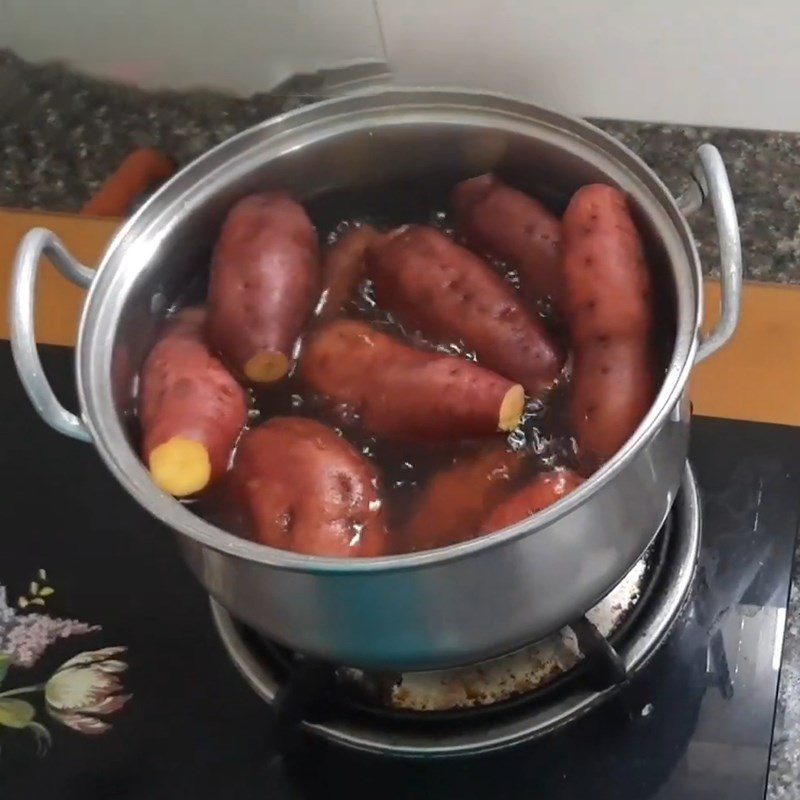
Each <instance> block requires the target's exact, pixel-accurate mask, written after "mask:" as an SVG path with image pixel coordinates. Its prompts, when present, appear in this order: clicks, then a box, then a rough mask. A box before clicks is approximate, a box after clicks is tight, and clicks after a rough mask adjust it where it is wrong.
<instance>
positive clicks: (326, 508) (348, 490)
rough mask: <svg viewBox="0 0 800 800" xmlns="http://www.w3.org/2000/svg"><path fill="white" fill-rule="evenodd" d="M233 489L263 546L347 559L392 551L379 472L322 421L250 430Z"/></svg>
mask: <svg viewBox="0 0 800 800" xmlns="http://www.w3.org/2000/svg"><path fill="white" fill-rule="evenodd" d="M231 485H232V486H233V488H234V491H235V492H236V493H237V495H238V497H239V501H240V503H241V504H242V507H243V508H244V509H246V511H247V514H248V516H249V517H250V520H251V522H252V525H253V535H254V537H255V538H256V539H257V540H258V541H259V542H261V543H262V544H266V545H269V546H270V547H277V548H280V549H282V550H293V551H295V552H297V553H305V554H306V555H314V556H329V557H339V558H354V557H369V556H379V555H383V554H384V552H385V551H386V542H387V529H386V520H385V511H384V507H383V500H382V497H381V484H380V479H379V476H378V472H377V470H376V469H375V467H374V465H373V464H371V463H370V462H369V461H367V460H366V459H365V458H364V457H363V456H362V455H361V453H359V452H358V450H356V448H355V447H353V445H351V444H350V443H349V442H348V441H346V440H345V439H343V438H342V437H341V436H338V435H337V434H336V432H335V431H333V430H332V429H331V428H328V427H327V426H325V425H323V424H322V423H320V422H317V421H316V420H311V419H303V418H301V417H274V418H273V419H271V420H269V422H266V423H265V424H263V425H261V426H259V427H258V428H255V429H254V430H251V431H248V432H247V433H246V434H245V435H244V437H243V438H242V443H241V444H240V446H239V449H238V450H237V453H236V462H235V464H234V467H233V470H232V471H231Z"/></svg>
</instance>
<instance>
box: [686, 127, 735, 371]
mask: <svg viewBox="0 0 800 800" xmlns="http://www.w3.org/2000/svg"><path fill="white" fill-rule="evenodd" d="M707 199H710V200H711V207H712V209H713V211H714V219H715V221H716V223H717V237H718V239H719V257H720V276H721V279H722V280H721V284H722V303H721V310H720V317H719V322H717V325H716V327H715V328H714V330H713V331H711V333H709V334H708V336H706V337H705V338H704V339H702V340H701V342H700V346H699V347H698V348H697V356H696V357H695V363H699V362H701V361H704V360H705V359H707V358H708V357H709V356H710V355H713V354H714V353H715V352H716V351H717V350H719V349H720V347H722V346H723V345H725V344H727V343H728V341H729V340H730V338H731V337H732V336H733V334H734V332H735V330H736V326H737V325H738V323H739V313H740V311H741V306H742V243H741V240H740V238H739V220H738V219H737V217H736V206H735V205H734V203H733V193H732V192H731V184H730V181H729V180H728V172H727V170H726V169H725V164H724V162H723V161H722V156H721V155H720V153H719V150H717V148H716V147H714V145H713V144H708V143H706V144H701V145H700V147H698V148H697V153H696V154H695V163H694V167H693V169H692V183H691V185H690V186H689V188H688V189H687V190H686V191H685V192H684V193H683V194H682V195H681V196H680V197H679V198H678V200H677V202H678V207H679V208H680V210H681V211H682V212H683V214H684V215H685V216H689V215H690V214H693V213H694V212H695V211H697V210H698V209H699V208H700V206H701V205H703V203H704V202H705V201H706V200H707Z"/></svg>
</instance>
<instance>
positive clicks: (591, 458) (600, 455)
mask: <svg viewBox="0 0 800 800" xmlns="http://www.w3.org/2000/svg"><path fill="white" fill-rule="evenodd" d="M563 222H564V276H565V279H566V290H567V291H566V310H567V319H568V323H569V328H570V338H571V340H572V346H573V352H574V361H575V363H574V368H573V391H572V403H571V409H570V416H571V419H572V426H573V429H574V432H575V436H576V439H577V442H578V446H579V448H580V451H581V454H582V456H583V457H584V459H585V460H586V461H587V462H588V463H592V464H594V465H595V466H597V465H600V464H602V463H603V462H605V461H607V460H608V459H609V458H611V457H612V456H613V455H614V454H615V453H616V452H617V450H619V448H620V447H621V446H622V445H623V444H624V443H625V442H626V441H627V439H628V438H629V437H630V436H631V434H632V433H633V432H634V430H635V429H636V427H637V426H638V425H639V423H640V422H641V421H642V419H643V417H644V416H645V414H646V413H647V411H648V409H649V408H650V406H651V404H652V402H653V399H654V397H655V394H656V390H657V380H656V369H655V365H654V359H653V353H652V350H653V348H652V337H653V328H654V310H653V302H652V295H653V288H652V278H651V274H650V270H649V267H648V265H647V261H646V258H645V251H644V245H643V243H642V239H641V237H640V235H639V232H638V231H637V229H636V225H635V224H634V221H633V219H632V217H631V214H630V211H629V209H628V205H627V202H626V199H625V196H624V195H623V194H622V193H621V192H619V191H618V190H617V189H615V188H613V187H611V186H606V185H603V184H592V185H589V186H584V187H583V188H581V189H579V190H578V191H577V192H576V193H575V195H574V196H573V198H572V200H571V201H570V204H569V206H568V208H567V210H566V212H565V214H564V221H563Z"/></svg>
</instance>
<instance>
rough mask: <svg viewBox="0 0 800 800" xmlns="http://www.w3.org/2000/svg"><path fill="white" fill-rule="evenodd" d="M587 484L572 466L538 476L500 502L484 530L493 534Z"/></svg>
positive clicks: (485, 524)
mask: <svg viewBox="0 0 800 800" xmlns="http://www.w3.org/2000/svg"><path fill="white" fill-rule="evenodd" d="M582 483H583V478H581V477H580V475H577V474H576V473H575V472H572V471H571V470H568V469H557V470H553V471H552V472H543V473H542V474H540V475H537V476H536V477H535V478H534V479H533V480H532V481H531V482H530V483H529V484H528V485H527V486H523V487H522V488H521V489H519V490H518V491H517V492H515V493H514V494H512V495H511V497H509V498H508V499H507V500H505V501H503V502H502V503H500V505H499V506H497V508H495V509H494V511H492V512H491V513H490V514H489V515H488V516H487V517H486V519H485V520H484V521H483V524H482V525H481V530H480V532H481V533H493V532H494V531H499V530H502V529H503V528H507V527H508V526H509V525H513V524H514V523H516V522H520V521H521V520H523V519H527V518H528V517H530V516H532V515H533V514H536V513H537V512H539V511H542V510H543V509H545V508H547V507H548V506H551V505H553V503H555V502H557V501H558V500H560V499H561V498H562V497H564V496H565V495H567V494H569V493H570V492H571V491H572V490H573V489H576V488H577V487H578V486H580V485H581V484H582Z"/></svg>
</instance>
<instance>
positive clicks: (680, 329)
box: [76, 87, 703, 575]
mask: <svg viewBox="0 0 800 800" xmlns="http://www.w3.org/2000/svg"><path fill="white" fill-rule="evenodd" d="M365 101H367V102H368V101H372V103H371V104H369V102H368V104H367V105H366V106H362V107H359V103H363V102H365ZM353 105H355V109H353V108H352V106H353ZM348 107H350V108H348ZM381 109H384V110H389V111H391V110H395V111H397V110H400V111H402V110H406V111H411V110H413V109H416V110H418V111H427V112H429V113H430V112H437V111H438V112H442V113H443V112H445V111H451V112H453V111H455V112H458V111H461V112H469V111H472V112H474V113H476V114H482V115H484V116H486V117H487V120H488V119H489V117H491V116H494V117H495V120H494V121H495V122H496V123H497V124H498V125H499V124H500V123H501V122H502V121H503V120H505V121H506V122H507V124H509V125H510V123H511V122H512V121H515V122H516V123H517V125H518V126H519V125H520V124H522V125H523V126H524V125H525V124H527V125H529V126H534V125H535V126H539V127H540V128H542V127H544V128H553V129H554V130H555V131H556V132H557V133H559V134H561V135H562V136H570V137H571V138H573V139H575V140H577V141H580V142H582V143H584V144H587V145H589V146H591V147H593V148H594V149H595V150H599V151H601V152H602V153H603V154H604V156H605V157H606V158H607V159H608V160H609V162H610V163H613V164H615V165H616V166H617V167H619V168H621V169H623V170H624V171H625V173H626V177H629V178H631V179H633V180H634V181H635V183H636V184H638V188H639V191H640V192H641V197H640V199H642V198H648V199H649V200H650V202H649V203H648V205H650V206H653V207H660V213H661V215H662V217H663V220H661V221H662V222H663V223H664V225H662V228H664V230H669V228H667V227H665V225H666V224H667V223H668V224H669V226H671V232H672V233H673V238H674V237H675V236H677V237H678V238H679V239H680V244H681V246H682V249H683V251H684V256H685V258H686V261H687V266H688V267H689V273H690V274H689V278H690V279H691V281H692V282H693V284H694V287H693V288H694V292H693V297H691V298H686V297H684V296H682V295H681V293H680V292H677V303H676V305H677V315H678V325H677V326H676V336H675V345H674V348H673V352H672V355H671V357H670V361H669V365H668V368H667V369H666V371H665V374H664V379H663V382H662V385H661V389H660V390H659V393H658V395H657V396H656V399H655V401H654V402H653V404H652V406H651V408H650V410H649V411H648V413H647V415H646V416H645V418H644V419H643V420H642V422H641V423H640V424H639V426H638V428H637V429H636V431H635V432H634V434H633V435H632V436H631V437H630V439H629V440H628V441H627V442H626V443H625V445H624V446H623V447H622V448H621V449H620V450H619V451H618V452H617V453H616V454H615V456H614V457H613V458H612V459H611V460H610V461H609V462H608V463H606V464H604V465H603V467H601V468H600V469H599V470H598V471H597V472H595V473H594V474H592V475H591V477H590V478H589V479H588V480H586V482H585V483H583V484H582V485H581V486H580V487H578V489H576V490H574V491H573V492H571V493H570V494H569V495H567V496H566V497H565V498H564V499H562V500H560V501H558V502H557V503H555V504H553V505H552V506H550V507H549V508H547V509H545V510H543V511H540V512H539V513H538V514H536V515H534V517H529V518H528V519H526V520H522V521H520V522H518V523H515V524H514V525H511V526H508V527H506V528H503V529H501V530H499V531H495V532H493V533H491V534H486V535H483V536H479V537H477V538H475V539H471V540H468V541H466V542H461V543H458V544H453V545H449V546H447V547H443V548H438V549H435V550H427V551H422V552H418V553H405V554H398V555H388V556H380V557H377V558H353V559H343V558H329V557H321V556H310V555H303V554H300V553H294V552H292V551H289V550H279V549H277V548H273V547H269V546H267V545H264V544H260V543H258V542H254V541H251V540H248V539H243V538H242V537H240V536H237V535H236V534H233V533H229V532H228V531H225V530H223V529H222V528H219V527H217V526H216V525H213V524H212V523H210V522H207V521H206V520H205V519H203V518H202V517H200V516H198V515H196V514H194V513H193V512H192V511H191V510H190V508H189V507H187V506H186V505H184V504H183V503H181V502H179V501H178V500H176V499H175V498H173V497H171V496H170V495H167V494H166V493H164V492H163V491H162V490H160V489H158V487H156V485H155V484H154V483H153V482H152V481H151V479H150V477H149V473H148V472H147V470H146V469H145V467H144V465H143V463H142V462H141V460H140V458H139V455H138V454H137V453H136V452H135V451H134V450H133V448H132V447H131V446H130V443H129V441H128V436H127V435H126V433H125V431H124V430H123V427H122V425H121V424H120V422H119V418H118V414H117V411H116V409H115V408H114V403H113V398H112V396H111V389H110V385H111V377H110V376H111V360H112V358H111V357H112V351H113V338H114V337H113V336H109V335H108V332H107V331H108V330H109V328H108V327H106V326H103V325H98V324H97V321H98V320H94V318H95V317H99V321H106V322H115V317H114V316H113V315H112V316H111V318H110V320H104V319H103V313H104V311H105V312H106V314H105V316H108V312H107V309H108V306H109V302H108V297H109V292H108V291H107V289H108V287H109V285H110V284H111V282H112V281H113V280H114V279H115V278H117V276H118V275H119V273H120V272H121V270H120V269H118V268H117V269H114V267H113V262H114V260H115V257H118V256H119V254H120V253H121V252H122V251H125V250H127V249H129V248H130V247H131V246H132V245H137V244H138V245H139V246H141V247H143V249H144V252H143V254H142V258H146V256H147V249H148V244H147V242H143V241H142V240H143V239H144V238H145V236H144V235H145V234H147V233H149V234H150V235H151V236H152V235H154V229H156V230H159V231H160V234H161V235H163V233H164V231H163V228H164V227H165V226H164V225H163V218H164V216H165V212H166V211H168V210H169V208H170V207H174V206H175V204H176V203H179V202H180V199H181V197H184V198H185V197H186V195H187V194H189V193H191V192H192V191H195V190H198V191H199V190H200V184H201V182H202V181H203V180H207V179H208V178H209V177H210V175H213V174H214V173H215V172H217V171H218V170H220V169H225V168H227V167H229V166H230V165H231V164H232V163H234V162H235V161H236V160H237V159H238V158H239V157H242V156H244V155H246V154H247V153H248V152H251V150H244V151H242V152H240V153H236V152H235V149H234V148H235V145H237V144H240V145H241V144H242V143H244V142H246V141H247V140H248V138H252V137H254V136H255V135H256V134H258V133H261V134H263V133H264V132H266V131H268V130H269V129H270V128H274V129H276V130H275V132H274V136H273V137H272V138H271V139H270V140H269V141H271V142H272V141H273V140H280V139H281V138H284V137H286V136H287V135H288V136H289V137H291V136H292V135H293V134H297V133H298V132H299V131H300V130H301V129H302V128H306V127H308V126H310V125H313V124H315V123H316V124H320V123H323V124H324V122H325V121H326V120H327V121H332V120H334V119H337V118H339V117H341V118H347V117H349V116H358V114H359V112H360V113H361V114H362V115H364V114H365V113H366V114H369V113H370V112H372V113H376V112H378V111H379V110H381ZM337 111H341V114H339V116H338V117H337V116H336V112H337ZM328 112H330V114H332V115H333V116H328V115H327V114H328ZM532 116H533V117H534V118H533V119H532ZM292 123H297V124H296V125H292V127H291V128H289V129H286V128H285V126H286V125H287V124H292ZM462 124H466V123H465V122H463V121H462ZM261 144H262V145H264V144H265V143H264V142H261ZM251 149H252V148H251ZM228 150H231V151H232V152H231V153H230V154H228V155H227V157H225V153H226V151H228ZM221 156H222V157H223V158H222V160H220V157H221ZM215 162H216V163H215ZM209 168H210V170H211V171H210V172H209ZM162 203H164V204H165V206H164V208H163V209H158V206H159V204H162ZM151 216H152V217H154V218H153V219H149V217H151ZM657 221H658V220H657ZM155 238H156V240H157V239H158V238H159V236H156V237H155ZM154 244H155V243H154V242H150V243H149V247H150V248H151V249H152V247H153V245H154ZM118 266H119V262H118V263H117V267H118ZM129 285H130V284H129ZM702 292H703V284H702V272H701V269H700V259H699V255H698V252H697V247H696V245H695V242H694V238H693V236H692V233H691V231H690V229H689V227H688V224H687V222H686V219H685V217H684V216H683V214H682V213H681V211H680V210H679V208H678V205H677V203H676V201H675V198H674V197H673V196H672V194H671V193H670V191H669V189H668V188H667V187H666V185H665V184H664V183H663V181H662V180H661V179H660V178H659V177H658V175H657V174H656V173H655V172H654V171H653V170H652V169H650V167H648V166H647V165H646V164H645V162H644V161H643V160H642V159H641V158H640V157H639V156H637V155H636V154H635V153H634V152H633V151H631V150H630V149H629V148H628V147H626V146H625V145H623V144H622V143H621V142H619V141H618V140H617V139H615V138H614V137H613V136H611V135H610V134H607V133H606V132H605V131H603V130H601V129H600V128H598V127H596V126H595V125H592V124H591V123H589V122H586V121H584V120H582V119H578V118H576V117H571V116H569V115H565V114H561V113H559V112H556V111H552V110H551V109H548V108H546V107H542V106H538V105H536V104H534V103H530V102H527V101H524V100H520V99H519V98H515V97H511V96H508V95H504V94H501V93H495V92H484V91H478V90H470V89H462V88H448V87H430V88H428V87H424V88H416V87H392V88H388V89H387V88H377V89H375V88H371V89H366V90H363V91H359V92H355V93H352V94H348V95H346V96H343V97H336V98H332V99H329V100H323V101H319V102H316V103H313V104H310V105H307V106H303V107H300V108H298V109H294V110H292V111H288V112H285V113H283V114H280V115H277V116H275V117H271V118H270V119H268V120H265V121H263V122H261V123H258V124H257V125H254V126H252V127H250V128H247V129H246V130H244V131H241V132H239V133H238V134H236V135H234V136H232V137H230V138H228V139H226V140H225V141H223V142H221V143H220V144H218V145H217V146H215V147H214V148H212V149H211V150H209V151H207V152H206V153H204V154H202V155H201V156H199V157H198V158H197V159H195V160H194V161H192V162H191V163H190V164H188V165H186V166H185V167H184V168H183V169H181V170H180V171H179V172H178V173H177V174H176V175H175V176H174V177H173V178H171V179H170V180H169V181H168V182H167V183H165V184H164V185H163V186H162V187H161V188H160V189H159V190H158V191H157V192H156V193H155V194H154V195H153V196H152V197H151V198H149V199H148V201H147V202H146V203H145V204H144V205H142V206H141V208H140V209H139V210H138V211H137V212H136V213H135V214H134V215H133V216H132V217H131V218H130V219H129V220H128V221H127V222H126V223H125V224H124V225H123V227H122V228H121V229H120V230H119V231H118V233H117V234H116V236H115V237H114V238H113V239H112V241H111V242H110V243H109V245H108V247H107V248H106V251H105V253H104V255H103V258H102V261H101V263H100V266H99V268H98V271H97V276H96V278H95V280H94V281H93V282H92V285H91V287H90V289H89V292H88V295H87V298H86V302H85V304H84V307H83V312H82V315H81V321H80V327H79V331H78V340H77V346H76V353H77V363H76V376H77V387H78V398H79V402H80V406H81V410H82V417H83V420H84V422H85V424H86V426H87V428H88V430H89V432H90V434H91V437H92V441H93V442H94V444H95V446H96V448H97V449H98V451H99V452H100V455H101V458H102V459H103V461H104V462H105V463H106V466H107V467H108V468H109V469H110V470H111V472H112V473H113V474H114V475H115V477H116V478H117V480H118V481H119V482H120V483H121V484H122V485H123V487H124V488H125V489H126V490H127V491H128V492H129V493H130V494H131V495H132V496H133V497H134V499H136V500H137V501H138V502H139V503H140V505H142V506H143V507H144V508H145V509H146V510H147V511H148V512H149V513H150V514H152V515H153V516H155V517H156V518H158V519H160V520H161V521H162V522H164V523H165V524H167V525H169V526H170V527H171V528H174V529H175V531H176V532H180V533H182V534H184V535H186V536H189V537H190V538H191V539H193V540H195V541H196V542H198V543H199V544H201V545H203V546H205V547H209V548H211V549H213V550H216V551H218V552H220V553H223V554H226V555H230V556H234V557H236V558H240V559H243V560H247V561H251V562H258V563H262V564H265V565H269V566H271V567H275V568H278V569H284V570H287V571H296V572H306V573H335V574H341V575H344V574H349V573H362V574H363V573H370V572H375V573H378V572H389V571H391V572H399V571H404V570H408V569H415V568H420V567H435V566H437V565H439V564H442V563H445V562H450V561H454V560H457V559H461V558H466V557H468V556H471V555H473V554H476V553H478V552H481V551H483V550H489V549H492V548H495V547H501V546H504V545H507V544H510V543H511V542H513V541H515V540H517V539H520V538H522V537H523V536H527V535H534V534H536V533H537V532H539V531H540V530H543V529H545V528H547V527H549V526H550V525H551V524H552V523H554V522H556V521H557V520H559V519H560V518H562V517H564V516H566V515H567V514H569V513H571V512H572V511H574V510H575V509H577V508H579V507H580V506H582V505H583V504H584V503H585V502H586V501H587V500H588V499H589V498H590V497H591V496H592V495H593V494H594V493H595V492H597V491H598V490H599V489H601V488H602V487H603V486H605V485H606V484H608V483H609V482H610V481H611V480H613V479H614V477H615V476H616V475H617V474H618V473H619V472H621V471H622V470H623V469H624V468H625V466H626V465H627V463H628V462H629V461H630V460H631V458H632V457H633V455H634V454H635V452H636V451H638V450H639V449H640V448H642V447H644V446H645V445H646V444H647V442H649V441H650V440H651V439H652V438H653V437H654V436H655V435H656V433H657V432H658V431H659V430H660V428H661V427H662V425H663V424H664V422H665V421H666V420H667V418H668V417H669V416H670V415H671V414H672V413H673V409H674V407H675V406H676V404H677V403H678V402H679V401H680V399H681V395H682V394H683V391H684V389H685V385H686V383H687V380H688V377H689V373H690V372H691V370H692V368H693V366H694V360H695V355H696V351H697V346H698V331H699V328H700V323H701V321H702V308H703V304H702ZM117 302H118V301H117ZM692 303H693V307H692ZM118 305H119V306H120V308H121V305H122V304H118ZM118 316H119V315H118V314H117V315H116V319H117V320H118ZM93 320H94V323H95V324H91V323H92V321H93ZM101 330H103V333H102V334H101V333H100V331H101ZM114 330H115V329H114ZM98 350H99V353H98ZM103 351H106V352H105V357H104V358H100V357H99V355H100V354H103ZM98 393H100V394H102V398H101V399H100V400H98ZM104 411H105V414H104V413H103V412H104ZM531 519H535V522H533V524H531Z"/></svg>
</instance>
